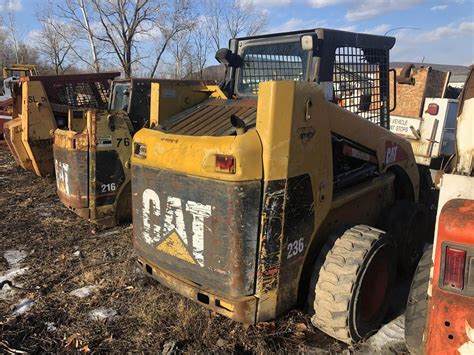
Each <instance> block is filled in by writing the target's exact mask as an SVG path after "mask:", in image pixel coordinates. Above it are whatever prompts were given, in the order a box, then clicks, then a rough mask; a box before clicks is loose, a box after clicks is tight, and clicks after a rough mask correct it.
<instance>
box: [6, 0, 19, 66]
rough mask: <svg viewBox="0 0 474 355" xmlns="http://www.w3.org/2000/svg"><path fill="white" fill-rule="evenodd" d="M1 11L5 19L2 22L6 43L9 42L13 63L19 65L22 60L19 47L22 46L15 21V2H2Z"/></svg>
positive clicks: (8, 0)
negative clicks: (5, 33) (5, 31)
mask: <svg viewBox="0 0 474 355" xmlns="http://www.w3.org/2000/svg"><path fill="white" fill-rule="evenodd" d="M1 10H2V12H3V14H4V15H5V17H6V18H4V20H3V21H4V23H5V24H4V26H5V28H6V30H7V33H8V35H7V42H9V44H10V48H12V50H13V53H14V59H15V63H21V62H22V58H21V56H20V47H21V45H22V37H23V35H22V31H21V30H20V28H19V26H18V23H17V21H16V13H15V12H16V9H15V2H14V1H12V0H5V1H3V6H1Z"/></svg>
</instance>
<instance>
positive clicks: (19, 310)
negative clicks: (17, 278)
mask: <svg viewBox="0 0 474 355" xmlns="http://www.w3.org/2000/svg"><path fill="white" fill-rule="evenodd" d="M33 304H34V302H33V301H32V300H30V299H28V298H24V299H22V300H21V301H20V302H19V303H18V304H17V305H16V306H15V309H14V310H13V314H14V315H15V316H19V315H22V314H23V313H26V312H28V311H29V309H30V308H31V307H33Z"/></svg>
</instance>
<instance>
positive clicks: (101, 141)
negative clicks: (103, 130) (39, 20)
mask: <svg viewBox="0 0 474 355" xmlns="http://www.w3.org/2000/svg"><path fill="white" fill-rule="evenodd" d="M97 146H98V147H111V146H112V136H108V137H98V138H97Z"/></svg>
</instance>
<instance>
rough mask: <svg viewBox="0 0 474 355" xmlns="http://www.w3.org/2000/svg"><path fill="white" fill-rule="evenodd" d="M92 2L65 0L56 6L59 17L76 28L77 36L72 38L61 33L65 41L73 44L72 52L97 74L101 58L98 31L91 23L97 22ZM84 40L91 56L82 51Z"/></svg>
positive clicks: (88, 0) (87, 0)
mask: <svg viewBox="0 0 474 355" xmlns="http://www.w3.org/2000/svg"><path fill="white" fill-rule="evenodd" d="M91 5H92V3H91V0H65V1H64V2H61V3H59V4H57V5H56V8H57V10H58V14H57V15H58V17H60V18H62V19H66V20H67V21H68V23H69V24H70V26H71V27H73V28H74V30H75V31H74V32H75V35H74V36H72V37H70V36H66V35H65V34H63V33H62V31H60V29H59V28H58V29H57V30H58V31H59V33H60V34H62V35H63V39H64V40H65V41H66V42H68V43H69V44H71V50H72V51H73V52H74V54H75V55H76V57H77V58H78V59H79V60H81V61H83V62H84V63H86V64H87V65H88V66H90V67H91V68H92V69H93V70H94V71H95V72H97V73H98V72H100V69H101V66H100V58H99V46H98V43H97V42H98V40H97V38H96V33H95V32H96V29H94V28H93V27H92V25H91V22H93V21H97V19H95V18H94V17H93V16H92V14H93V13H94V9H93V8H91ZM82 39H84V40H85V41H86V42H87V43H88V46H89V48H90V52H89V51H85V52H86V53H89V55H87V54H85V53H84V51H83V50H82V49H83V47H82V46H80V45H79V43H78V42H80V41H79V40H82Z"/></svg>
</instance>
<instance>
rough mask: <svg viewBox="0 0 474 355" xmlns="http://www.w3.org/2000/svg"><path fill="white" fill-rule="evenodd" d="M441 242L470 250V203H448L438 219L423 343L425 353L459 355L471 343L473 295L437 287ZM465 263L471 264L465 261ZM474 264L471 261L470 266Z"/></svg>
mask: <svg viewBox="0 0 474 355" xmlns="http://www.w3.org/2000/svg"><path fill="white" fill-rule="evenodd" d="M443 242H449V243H456V244H455V245H457V246H459V245H461V244H462V245H464V246H466V247H470V248H472V247H473V246H474V201H473V200H465V199H454V200H450V201H448V202H447V203H446V204H445V205H444V207H443V209H442V211H441V214H440V216H439V223H438V238H437V242H436V252H435V260H434V270H433V279H432V293H431V299H430V300H429V314H428V317H429V318H428V322H427V337H426V344H425V349H426V353H427V354H441V353H443V354H459V350H458V349H460V348H461V347H462V346H463V345H465V344H468V343H469V342H470V341H473V342H474V339H470V338H469V337H468V334H467V329H469V327H471V328H474V296H467V295H463V294H460V293H455V292H452V291H448V290H444V289H442V288H440V274H441V261H442V258H441V256H442V247H443ZM471 259H472V257H471ZM466 263H468V264H469V263H470V261H469V260H468V259H467V260H466ZM473 263H474V262H473V261H471V265H472V264H473ZM468 272H470V275H468V277H469V278H472V277H473V276H474V275H473V274H474V270H472V268H471V270H468ZM465 287H466V285H465ZM466 328H467V329H466ZM473 332H474V331H473Z"/></svg>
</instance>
